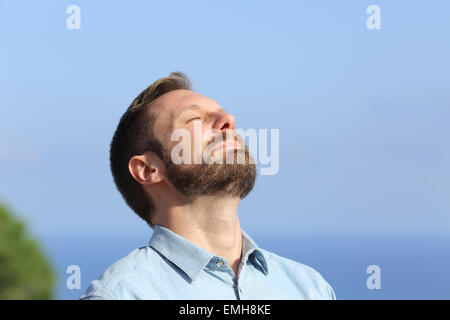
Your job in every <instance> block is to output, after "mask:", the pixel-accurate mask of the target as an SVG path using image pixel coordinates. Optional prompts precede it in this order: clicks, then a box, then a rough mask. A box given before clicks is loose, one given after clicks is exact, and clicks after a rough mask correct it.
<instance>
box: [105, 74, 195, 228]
mask: <svg viewBox="0 0 450 320" xmlns="http://www.w3.org/2000/svg"><path fill="white" fill-rule="evenodd" d="M179 89H186V90H192V87H191V82H190V80H189V78H188V77H187V76H186V75H185V74H184V73H182V72H172V73H171V74H170V75H169V76H168V77H164V78H161V79H158V80H157V81H155V82H154V83H152V84H151V85H150V86H149V87H148V88H147V89H145V90H144V91H142V92H141V93H140V94H139V95H138V96H137V98H136V99H134V100H133V102H132V103H131V105H130V106H129V107H128V109H127V111H126V112H125V113H124V114H123V115H122V117H121V118H120V121H119V124H118V126H117V129H116V131H115V133H114V136H113V138H112V141H111V146H110V166H111V172H112V175H113V178H114V182H115V184H116V186H117V189H118V190H119V192H120V193H121V194H122V196H123V198H124V199H125V201H126V203H127V204H128V205H129V206H130V208H131V209H132V210H133V211H134V212H135V213H136V214H137V215H138V216H139V217H141V218H142V219H143V220H144V221H146V222H147V223H148V225H149V226H150V227H151V228H154V225H153V224H152V222H151V219H150V218H151V214H152V212H153V211H154V208H155V205H154V201H153V199H152V198H151V197H150V195H149V194H147V192H146V191H145V190H144V188H143V186H142V185H141V184H140V183H138V182H137V181H136V180H135V179H134V178H133V177H132V176H131V173H130V172H129V169H128V163H129V161H130V159H131V158H132V157H133V156H135V155H140V154H143V153H144V152H146V151H152V152H154V153H155V154H156V155H158V156H159V157H160V158H161V159H163V147H162V146H161V143H160V142H159V141H158V139H157V138H156V137H155V135H154V133H153V124H154V120H155V114H153V113H151V112H148V110H149V109H150V106H151V104H152V102H153V101H154V100H156V99H157V98H159V97H160V96H162V95H163V94H165V93H168V92H170V91H174V90H179Z"/></svg>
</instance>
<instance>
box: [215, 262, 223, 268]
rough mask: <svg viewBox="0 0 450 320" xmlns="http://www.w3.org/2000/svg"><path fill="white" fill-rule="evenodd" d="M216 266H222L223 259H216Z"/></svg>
mask: <svg viewBox="0 0 450 320" xmlns="http://www.w3.org/2000/svg"><path fill="white" fill-rule="evenodd" d="M216 266H217V268H222V267H223V261H222V260H219V261H217V263H216Z"/></svg>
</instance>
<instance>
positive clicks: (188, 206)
mask: <svg viewBox="0 0 450 320" xmlns="http://www.w3.org/2000/svg"><path fill="white" fill-rule="evenodd" d="M239 201H240V199H239V198H235V197H220V198H218V197H211V196H202V197H198V198H197V199H195V200H194V201H192V202H189V203H183V202H180V203H178V204H175V205H170V206H167V207H166V208H164V209H162V208H161V209H159V210H157V211H156V214H155V215H154V219H153V224H155V225H156V224H159V225H161V226H163V227H165V228H168V229H170V230H172V231H173V232H175V233H177V234H179V235H180V236H182V237H184V238H185V239H187V240H189V241H191V242H192V243H194V244H196V245H197V246H199V247H201V248H203V249H205V250H207V251H209V252H211V253H212V254H214V255H217V256H221V257H224V258H225V259H227V261H228V263H229V264H230V266H231V268H232V269H233V271H234V273H235V275H236V278H237V274H238V266H239V262H240V261H241V253H242V234H241V226H240V224H239V218H238V215H237V207H238V205H239Z"/></svg>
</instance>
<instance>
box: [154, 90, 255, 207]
mask: <svg viewBox="0 0 450 320" xmlns="http://www.w3.org/2000/svg"><path fill="white" fill-rule="evenodd" d="M150 110H151V112H152V113H153V114H155V115H156V117H155V122H154V126H153V132H154V135H155V136H156V137H157V139H158V140H159V141H160V143H161V145H162V147H163V149H164V150H163V153H164V159H163V160H164V162H165V164H166V167H167V168H166V169H167V178H168V180H169V181H170V182H171V183H172V184H173V186H174V187H175V188H176V189H177V190H178V191H179V192H180V193H182V194H184V195H186V196H189V195H201V194H202V195H212V194H219V193H222V194H229V195H233V196H239V197H241V198H243V197H245V196H246V195H247V194H248V193H249V192H250V191H251V189H252V188H253V185H254V182H255V179H256V168H255V165H254V162H253V159H252V157H251V155H250V153H249V151H248V148H247V146H246V145H245V142H244V141H243V139H242V138H241V137H239V136H238V135H237V134H236V132H235V119H234V117H233V116H232V115H231V114H229V113H227V112H226V111H225V110H224V109H223V108H221V107H220V105H219V104H218V103H217V102H216V101H214V100H213V99H210V98H207V97H205V96H203V95H201V94H199V93H196V92H194V91H190V90H175V91H171V92H169V93H167V94H165V95H163V96H161V97H159V98H158V99H157V100H155V102H154V104H153V105H152V107H151V108H150ZM183 142H184V143H183ZM186 143H187V144H188V145H189V146H190V148H185V146H186ZM180 146H181V148H180ZM176 148H177V149H176ZM173 151H176V152H173ZM180 155H181V156H182V157H183V159H184V160H183V161H182V163H180V162H179V158H180ZM177 157H178V162H177V161H176V159H175V158H177ZM207 159H209V160H211V159H213V160H214V161H212V162H205V160H207ZM220 159H221V160H222V161H217V160H220ZM186 160H187V161H186Z"/></svg>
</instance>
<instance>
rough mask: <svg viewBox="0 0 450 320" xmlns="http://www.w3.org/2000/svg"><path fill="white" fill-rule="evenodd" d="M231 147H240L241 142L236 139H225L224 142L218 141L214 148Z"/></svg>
mask: <svg viewBox="0 0 450 320" xmlns="http://www.w3.org/2000/svg"><path fill="white" fill-rule="evenodd" d="M222 148H224V149H229V148H234V149H239V148H240V144H239V143H238V142H237V141H236V140H234V139H233V140H226V141H223V142H222V143H218V144H217V146H215V147H214V148H213V150H214V151H217V150H220V149H222Z"/></svg>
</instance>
